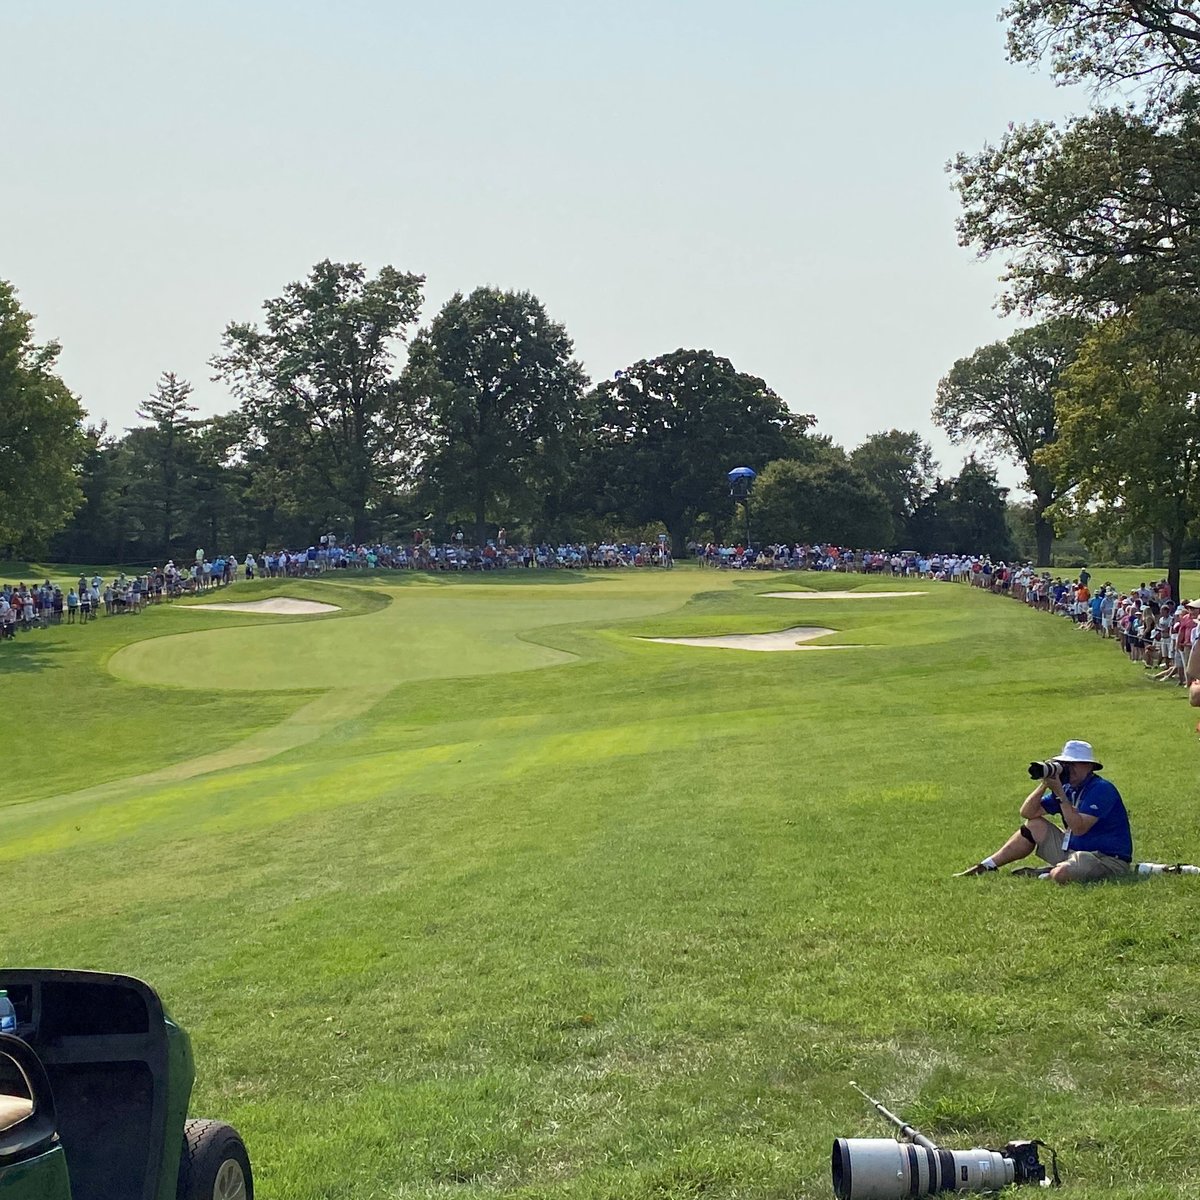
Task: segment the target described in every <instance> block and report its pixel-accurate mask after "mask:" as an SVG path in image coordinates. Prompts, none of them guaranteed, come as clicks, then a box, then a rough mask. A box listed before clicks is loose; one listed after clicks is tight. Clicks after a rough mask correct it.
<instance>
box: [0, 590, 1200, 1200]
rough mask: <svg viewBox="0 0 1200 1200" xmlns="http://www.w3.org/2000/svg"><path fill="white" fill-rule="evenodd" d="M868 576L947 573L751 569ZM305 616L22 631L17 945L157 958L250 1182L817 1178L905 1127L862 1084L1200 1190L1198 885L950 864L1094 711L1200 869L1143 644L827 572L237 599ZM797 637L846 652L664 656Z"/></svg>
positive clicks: (578, 1192) (12, 682)
mask: <svg viewBox="0 0 1200 1200" xmlns="http://www.w3.org/2000/svg"><path fill="white" fill-rule="evenodd" d="M63 574H64V575H65V576H69V574H70V571H69V570H67V569H64V571H63ZM0 575H5V569H4V568H3V567H0ZM6 577H7V576H6ZM1130 579H1131V577H1130V576H1128V575H1125V576H1117V577H1116V580H1117V582H1121V583H1123V582H1129V581H1130ZM1134 582H1136V581H1134ZM848 585H849V586H850V587H856V586H858V587H861V588H862V589H863V590H869V591H877V590H880V588H881V586H882V587H883V589H884V590H887V589H889V588H892V587H895V588H898V589H901V590H912V589H917V590H925V591H927V592H928V594H927V595H924V596H905V597H902V598H899V599H894V600H893V599H888V598H883V599H871V600H852V599H840V598H823V599H819V600H815V601H802V602H800V601H789V600H786V599H770V598H765V597H763V596H761V595H760V593H763V592H767V591H782V590H789V589H793V590H794V589H818V590H822V591H824V590H840V589H842V588H845V587H847V586H848ZM1184 586H1185V590H1187V591H1189V593H1195V592H1198V591H1200V578H1195V577H1193V578H1191V579H1189V580H1187V581H1186V582H1185V585H1184ZM269 596H276V597H278V596H286V597H295V598H300V599H305V598H307V599H315V600H325V601H327V602H329V603H333V604H336V605H338V606H339V610H340V611H338V612H336V613H332V614H328V615H324V616H318V617H278V616H263V615H247V614H242V613H229V612H216V611H207V612H184V611H181V610H182V608H183V605H174V606H169V605H163V606H161V607H159V608H152V609H150V610H149V611H147V612H145V613H143V614H141V615H138V616H129V617H124V616H123V617H113V618H105V619H102V620H100V621H99V622H96V623H94V624H93V625H90V626H88V627H86V628H79V627H77V626H63V627H61V628H56V629H52V630H47V631H43V632H35V633H31V634H27V635H23V636H22V637H21V638H20V639H19V640H18V642H17V643H16V645H12V644H0V682H2V683H3V685H4V688H5V693H6V697H7V699H8V701H9V703H8V704H7V705H6V717H7V719H6V733H5V739H4V753H3V756H2V757H0V781H2V782H3V784H4V788H3V793H2V795H3V801H2V802H0V820H2V821H3V832H4V836H3V838H2V839H0V884H2V886H3V894H4V895H5V896H6V897H7V900H8V915H7V920H6V922H5V926H4V929H5V932H4V946H3V954H4V961H5V962H7V963H10V964H12V965H37V964H57V965H64V966H66V965H69V966H76V967H93V968H104V969H113V970H121V971H127V972H130V973H133V974H137V975H140V976H142V977H144V978H146V979H148V980H150V981H151V982H152V983H153V984H154V985H155V986H156V987H157V988H158V989H159V990H160V991H161V993H162V994H163V996H164V998H165V1000H166V1002H167V1004H168V1006H169V1007H170V1008H171V1010H172V1012H173V1013H174V1014H175V1015H176V1016H177V1017H178V1019H179V1020H180V1021H181V1023H182V1024H184V1025H185V1026H186V1027H187V1028H188V1029H189V1030H190V1031H191V1033H192V1035H193V1039H194V1042H195V1046H196V1052H197V1060H198V1069H199V1078H198V1081H197V1090H196V1095H195V1098H194V1101H193V1111H194V1112H195V1113H196V1114H197V1115H204V1116H219V1117H222V1118H225V1119H228V1120H231V1121H233V1122H234V1123H235V1124H237V1125H238V1126H239V1128H240V1129H241V1130H242V1132H243V1133H244V1135H245V1137H246V1140H247V1142H248V1144H249V1146H250V1151H251V1155H252V1157H253V1160H254V1164H255V1170H256V1174H257V1184H258V1193H259V1195H260V1196H261V1197H264V1198H265V1197H281V1198H287V1200H329V1198H333V1197H337V1198H341V1197H345V1198H347V1200H350V1198H354V1200H370V1198H375V1197H397V1196H431V1197H432V1196H451V1195H481V1196H482V1195H514V1196H517V1195H520V1196H526V1197H539V1198H540V1197H568V1196H569V1197H577V1196H580V1197H596V1198H597V1200H599V1198H601V1197H603V1198H605V1200H608V1198H612V1200H618V1198H619V1200H631V1198H633V1200H636V1198H645V1200H658V1198H664V1197H690V1198H695V1197H698V1196H699V1195H701V1194H702V1193H703V1194H705V1195H710V1196H719V1197H730V1198H733V1197H738V1198H742V1197H779V1198H781V1200H782V1198H784V1197H786V1198H789V1200H792V1198H799V1197H828V1196H831V1195H832V1190H831V1188H830V1184H829V1168H828V1157H829V1148H830V1142H831V1141H832V1139H833V1137H834V1136H836V1135H864V1136H866V1135H870V1136H881V1135H884V1134H885V1133H886V1132H887V1131H886V1130H885V1129H884V1128H883V1127H882V1126H881V1125H880V1124H879V1123H878V1121H877V1119H876V1118H875V1117H874V1116H873V1114H872V1113H871V1112H870V1111H869V1110H868V1109H867V1108H866V1106H865V1105H864V1104H863V1103H862V1102H861V1100H860V1099H859V1098H858V1097H857V1096H856V1095H855V1094H854V1093H853V1092H852V1091H851V1090H850V1089H849V1087H848V1086H847V1081H848V1080H850V1079H857V1080H858V1081H859V1082H860V1083H862V1084H863V1085H864V1086H865V1087H867V1088H868V1090H870V1091H873V1092H874V1093H875V1094H876V1095H877V1096H879V1097H881V1098H883V1099H885V1100H887V1101H889V1102H890V1103H891V1106H892V1107H894V1108H897V1109H899V1110H901V1111H903V1112H904V1114H905V1115H906V1116H907V1117H908V1118H909V1119H910V1120H912V1121H914V1122H916V1123H918V1124H921V1125H923V1126H924V1127H926V1129H927V1131H928V1132H930V1133H931V1134H933V1135H934V1136H936V1137H937V1138H939V1139H941V1140H943V1141H944V1142H945V1143H946V1144H948V1145H956V1146H961V1147H966V1146H970V1145H974V1144H984V1145H988V1144H991V1145H1003V1144H1004V1143H1005V1142H1006V1141H1008V1140H1009V1139H1011V1138H1014V1137H1018V1136H1027V1137H1041V1138H1044V1139H1045V1140H1046V1141H1047V1142H1049V1143H1050V1144H1052V1145H1054V1146H1056V1147H1057V1149H1058V1151H1059V1153H1060V1156H1061V1159H1062V1162H1063V1166H1064V1171H1065V1173H1066V1176H1067V1181H1068V1184H1069V1186H1070V1189H1071V1193H1072V1194H1073V1195H1074V1196H1078V1197H1083V1198H1092V1197H1097V1198H1098V1197H1106V1198H1107V1197H1135V1196H1136V1197H1139V1198H1142V1197H1156V1198H1157V1197H1164V1198H1165V1197H1172V1198H1174V1197H1179V1198H1183V1197H1194V1196H1196V1195H1197V1194H1200V1140H1198V1139H1197V1137H1196V1110H1195V1097H1196V1095H1197V1094H1198V1093H1200V1010H1198V1008H1197V1006H1196V1004H1195V996H1196V994H1197V988H1198V985H1200V966H1198V958H1200V956H1198V953H1197V951H1198V950H1200V927H1198V925H1197V922H1196V919H1195V913H1196V912H1197V906H1198V905H1200V886H1198V885H1197V881H1196V880H1194V879H1191V878H1186V877H1184V878H1174V879H1171V878H1161V877H1160V878H1155V879H1150V880H1146V881H1141V882H1128V883H1119V884H1112V885H1101V886H1094V887H1075V888H1067V889H1058V888H1055V887H1053V885H1050V884H1043V883H1039V882H1027V881H1022V880H1018V879H1013V878H1010V877H1007V876H1003V877H996V876H991V877H986V878H982V879H966V880H958V879H951V878H950V875H951V873H952V872H953V871H955V870H957V869H960V868H961V867H963V866H966V865H967V864H968V863H970V862H972V861H974V860H976V859H978V858H979V857H981V856H982V855H983V854H986V853H988V852H989V851H991V850H993V849H995V848H996V846H997V845H998V844H999V843H1000V841H1002V840H1003V838H1004V837H1005V836H1006V835H1007V834H1008V833H1009V832H1011V830H1012V828H1013V827H1014V825H1015V823H1016V808H1017V806H1018V804H1019V803H1020V800H1021V799H1022V798H1023V796H1024V795H1025V793H1026V792H1027V791H1028V786H1029V785H1028V780H1027V777H1026V774H1025V765H1026V763H1027V762H1028V760H1029V759H1030V758H1033V757H1038V758H1041V757H1044V756H1046V755H1048V754H1052V753H1054V752H1055V751H1056V750H1058V749H1059V747H1060V746H1061V744H1062V742H1063V741H1064V740H1065V739H1066V738H1068V737H1078V738H1086V739H1089V740H1091V741H1092V742H1093V743H1094V744H1095V745H1096V747H1097V751H1098V753H1099V754H1100V756H1101V757H1102V759H1103V760H1104V762H1105V764H1106V770H1105V774H1106V775H1107V776H1108V777H1110V778H1111V779H1112V780H1113V781H1114V782H1115V783H1116V784H1117V785H1118V786H1119V787H1120V788H1121V790H1122V792H1123V794H1124V796H1125V798H1126V801H1127V803H1128V805H1129V808H1130V812H1131V816H1132V820H1133V825H1134V834H1135V839H1136V845H1135V853H1136V855H1137V856H1138V857H1140V858H1147V859H1155V860H1158V861H1179V860H1184V861H1196V860H1197V859H1200V805H1198V804H1197V797H1196V779H1197V772H1196V756H1197V754H1198V753H1200V746H1198V744H1197V735H1196V733H1195V728H1194V727H1195V718H1196V716H1197V715H1200V714H1197V713H1196V712H1194V711H1193V710H1192V709H1190V708H1188V706H1187V702H1186V697H1185V696H1184V695H1183V693H1182V691H1181V690H1180V689H1178V688H1172V687H1168V686H1165V685H1161V684H1154V683H1152V682H1150V681H1148V680H1147V679H1146V678H1144V672H1142V670H1141V669H1140V668H1138V667H1136V666H1133V665H1131V664H1130V663H1129V662H1128V661H1127V660H1126V659H1125V658H1124V657H1123V656H1122V655H1121V654H1120V653H1119V652H1118V651H1117V650H1116V649H1115V648H1114V647H1113V646H1112V645H1111V644H1104V643H1101V642H1100V641H1099V640H1098V639H1096V638H1095V637H1093V636H1092V635H1091V634H1085V633H1080V632H1077V631H1076V630H1075V629H1073V628H1072V627H1071V626H1070V625H1069V624H1068V623H1067V622H1065V621H1063V620H1060V619H1056V618H1051V617H1048V616H1045V615H1042V614H1037V613H1032V612H1030V611H1028V610H1027V609H1025V608H1024V607H1023V606H1021V605H1017V604H1014V603H1012V602H1011V601H1008V600H1005V599H1002V598H999V597H993V596H990V595H986V594H983V593H982V592H979V591H976V590H972V589H968V588H965V587H959V586H953V585H945V584H929V583H920V584H915V583H914V584H911V585H906V584H904V583H901V582H897V583H895V584H893V583H892V582H891V581H887V582H886V583H884V584H882V585H881V584H880V582H879V581H878V580H876V579H862V580H859V579H856V578H854V577H849V579H848V578H847V577H846V576H818V575H810V574H805V573H797V574H788V575H774V574H764V575H757V574H755V575H748V576H740V575H738V574H727V573H720V572H715V571H701V570H697V569H691V568H686V567H681V568H679V569H676V570H675V571H672V572H662V573H659V572H653V573H651V572H646V573H640V572H639V573H636V574H635V573H633V572H629V573H613V574H596V575H587V576H582V575H576V574H568V573H564V574H553V575H552V574H543V573H537V572H530V573H529V574H528V575H526V574H523V573H522V574H514V575H505V576H503V577H499V576H497V577H491V576H488V577H470V578H454V577H449V576H438V577H436V578H429V577H421V576H409V575H400V574H394V575H393V574H388V573H384V572H380V573H377V574H368V575H350V577H348V578H347V577H344V576H343V575H342V574H340V573H339V576H338V578H337V579H336V580H335V581H328V580H323V581H319V582H295V581H272V582H267V583H256V584H253V585H247V584H244V583H243V584H239V585H237V587H236V588H234V589H232V590H231V591H230V592H226V593H223V594H222V595H221V596H220V597H219V599H220V600H222V601H224V600H230V599H233V600H250V599H259V598H264V597H269ZM800 625H804V626H820V627H824V628H828V629H832V630H834V631H835V632H834V634H832V635H830V636H828V637H827V638H824V639H821V640H822V641H823V642H825V643H827V644H839V645H852V646H855V647H857V649H856V650H855V652H854V653H844V654H815V653H769V654H763V653H754V652H749V651H732V650H722V649H712V648H707V647H706V648H696V647H690V646H678V645H662V644H656V643H653V642H648V641H644V640H641V639H642V638H645V637H657V636H668V637H679V636H697V635H698V636H711V635H714V634H721V633H759V632H770V631H776V630H783V629H788V628H791V627H794V626H800Z"/></svg>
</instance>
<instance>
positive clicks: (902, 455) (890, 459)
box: [850, 429, 937, 545]
mask: <svg viewBox="0 0 1200 1200" xmlns="http://www.w3.org/2000/svg"><path fill="white" fill-rule="evenodd" d="M850 462H851V464H852V465H853V466H854V467H855V468H856V469H857V470H858V471H860V472H861V473H862V475H863V476H864V477H865V478H866V479H868V480H870V482H871V484H872V486H873V487H875V488H876V489H878V490H879V491H880V492H882V493H883V495H884V497H885V498H886V500H887V505H888V509H889V511H890V512H891V514H892V526H893V529H892V536H891V537H890V538H884V539H883V540H882V541H880V542H879V543H878V544H880V545H888V544H890V543H892V542H894V541H895V540H899V541H907V540H908V523H909V521H910V520H911V519H912V515H913V513H914V512H916V510H917V507H918V506H919V505H920V503H921V501H922V500H924V499H925V497H926V496H927V495H928V494H929V492H930V490H931V489H932V487H933V483H934V479H935V477H936V471H937V463H935V462H934V461H933V450H932V449H931V448H930V446H929V444H928V443H927V442H925V441H924V440H923V439H922V438H921V436H920V435H919V434H917V433H911V432H909V433H905V432H903V431H901V430H899V429H889V430H888V431H887V432H886V433H873V434H871V436H870V437H868V438H867V439H866V440H865V441H864V442H863V443H862V444H861V445H860V446H858V447H857V448H856V449H855V450H854V451H853V452H852V453H851V455H850ZM857 544H859V545H863V544H865V543H862V542H859V543H857Z"/></svg>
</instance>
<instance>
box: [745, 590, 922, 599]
mask: <svg viewBox="0 0 1200 1200" xmlns="http://www.w3.org/2000/svg"><path fill="white" fill-rule="evenodd" d="M758 594H759V595H760V596H772V597H774V598H775V599H777V600H885V599H891V598H892V597H893V596H928V595H929V593H928V592H759V593H758Z"/></svg>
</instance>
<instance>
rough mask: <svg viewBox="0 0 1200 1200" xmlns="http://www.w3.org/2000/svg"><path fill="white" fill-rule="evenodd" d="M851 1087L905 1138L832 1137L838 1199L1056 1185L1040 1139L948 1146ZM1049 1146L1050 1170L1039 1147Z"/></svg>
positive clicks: (1053, 1160)
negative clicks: (993, 1146) (996, 1144)
mask: <svg viewBox="0 0 1200 1200" xmlns="http://www.w3.org/2000/svg"><path fill="white" fill-rule="evenodd" d="M850 1086H851V1087H852V1088H853V1089H854V1090H855V1091H856V1092H858V1093H859V1095H861V1096H862V1097H863V1098H864V1099H865V1100H866V1101H867V1102H868V1103H869V1104H870V1105H871V1106H872V1107H873V1108H874V1109H875V1111H876V1112H877V1113H879V1115H880V1116H881V1117H883V1118H884V1119H885V1120H887V1121H890V1122H891V1123H892V1124H893V1125H895V1126H896V1127H897V1128H898V1129H899V1130H900V1136H901V1137H902V1138H905V1139H907V1140H905V1141H900V1140H898V1139H893V1138H835V1139H834V1142H833V1155H832V1159H831V1163H830V1165H831V1167H832V1171H833V1192H834V1195H835V1196H837V1198H838V1200H905V1198H906V1197H912V1196H936V1195H939V1194H940V1193H942V1192H998V1191H1001V1190H1002V1189H1004V1188H1006V1187H1008V1186H1009V1185H1010V1184H1033V1185H1034V1186H1040V1187H1047V1186H1049V1187H1060V1186H1061V1185H1062V1179H1061V1177H1060V1176H1059V1173H1058V1155H1057V1154H1056V1153H1055V1152H1054V1150H1053V1149H1051V1148H1050V1147H1049V1146H1047V1145H1046V1143H1045V1142H1043V1141H1040V1140H1036V1139H1035V1140H1026V1139H1019V1140H1013V1141H1010V1142H1009V1143H1008V1144H1007V1145H1006V1146H1005V1147H1004V1149H1003V1150H991V1149H987V1148H984V1147H981V1146H976V1147H974V1148H973V1149H970V1150H947V1149H945V1148H944V1147H942V1146H939V1145H937V1143H936V1142H934V1141H932V1140H931V1139H930V1138H928V1137H926V1136H925V1134H923V1133H922V1132H921V1131H920V1130H919V1129H917V1128H915V1127H914V1126H912V1125H909V1124H908V1123H907V1122H906V1121H905V1120H904V1119H903V1118H902V1117H898V1116H896V1114H895V1113H894V1112H890V1111H889V1110H888V1109H886V1108H885V1107H884V1106H883V1105H882V1104H880V1103H879V1101H878V1100H876V1099H875V1098H874V1097H873V1096H868V1095H867V1093H866V1092H864V1091H863V1090H862V1088H860V1087H859V1086H858V1084H857V1083H855V1082H854V1081H853V1080H851V1082H850ZM1039 1147H1044V1148H1045V1149H1046V1150H1049V1151H1050V1170H1049V1171H1047V1170H1046V1167H1045V1165H1044V1164H1043V1163H1042V1161H1041V1159H1040V1157H1039V1155H1038V1148H1039Z"/></svg>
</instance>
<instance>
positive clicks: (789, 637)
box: [638, 625, 859, 651]
mask: <svg viewBox="0 0 1200 1200" xmlns="http://www.w3.org/2000/svg"><path fill="white" fill-rule="evenodd" d="M836 632H837V630H835V629H822V628H820V626H817V625H796V626H793V628H791V629H780V630H779V631H778V632H777V633H729V634H724V635H722V636H720V637H680V638H639V639H638V640H639V641H643V642H665V643H666V644H667V645H669V646H701V647H704V646H709V647H712V648H713V649H717V650H768V651H772V650H857V649H859V647H857V646H802V645H800V643H801V642H811V641H812V640H813V639H814V638H820V637H827V636H828V635H829V634H831V633H836Z"/></svg>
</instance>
